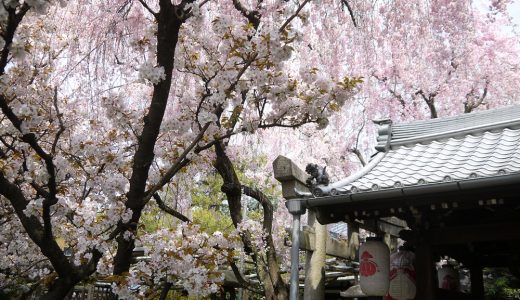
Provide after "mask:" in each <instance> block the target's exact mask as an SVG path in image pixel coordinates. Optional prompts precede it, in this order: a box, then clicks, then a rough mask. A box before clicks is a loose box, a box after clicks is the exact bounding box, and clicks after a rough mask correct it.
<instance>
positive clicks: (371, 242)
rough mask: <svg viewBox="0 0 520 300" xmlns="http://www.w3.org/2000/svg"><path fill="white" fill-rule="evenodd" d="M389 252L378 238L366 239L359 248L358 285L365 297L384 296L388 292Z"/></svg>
mask: <svg viewBox="0 0 520 300" xmlns="http://www.w3.org/2000/svg"><path fill="white" fill-rule="evenodd" d="M389 270H390V250H389V249H388V246H387V245H386V244H385V243H383V242H382V241H381V239H380V238H367V241H366V243H364V244H363V245H361V247H360V248H359V285H360V286H361V290H362V291H363V293H364V294H366V295H367V296H385V295H386V293H387V292H388V286H389V281H388V273H389Z"/></svg>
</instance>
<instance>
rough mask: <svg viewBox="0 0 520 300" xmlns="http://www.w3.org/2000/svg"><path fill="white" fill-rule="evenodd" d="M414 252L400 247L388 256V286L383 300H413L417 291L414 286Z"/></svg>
mask: <svg viewBox="0 0 520 300" xmlns="http://www.w3.org/2000/svg"><path fill="white" fill-rule="evenodd" d="M414 260H415V254H414V253H413V252H411V251H408V250H404V249H400V250H399V252H396V253H394V254H392V256H390V288H389V289H388V295H387V296H386V297H385V298H384V299H385V300H413V299H415V294H416V292H417V289H416V286H415V268H414V266H413V261H414Z"/></svg>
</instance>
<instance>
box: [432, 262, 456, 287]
mask: <svg viewBox="0 0 520 300" xmlns="http://www.w3.org/2000/svg"><path fill="white" fill-rule="evenodd" d="M437 277H438V279H439V288H441V289H445V290H450V291H458V290H459V286H460V282H459V272H458V271H457V270H455V269H454V268H453V266H452V265H450V264H446V265H444V266H442V268H440V269H439V270H438V271H437Z"/></svg>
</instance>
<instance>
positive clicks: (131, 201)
mask: <svg viewBox="0 0 520 300" xmlns="http://www.w3.org/2000/svg"><path fill="white" fill-rule="evenodd" d="M159 5H160V11H159V13H157V15H156V20H157V24H158V30H157V64H158V65H159V66H161V67H163V68H164V72H165V75H166V76H165V79H164V80H162V81H160V82H159V83H157V84H156V85H155V86H154V89H153V95H152V102H151V104H150V107H149V110H148V114H147V115H146V116H145V117H144V126H143V131H142V133H141V135H140V136H139V138H138V146H137V151H136V153H135V155H134V161H133V165H132V177H131V178H130V189H129V191H128V193H127V195H126V196H127V201H126V207H128V208H130V209H132V211H133V214H132V217H131V219H130V221H129V223H128V226H126V228H125V230H123V231H122V232H121V233H120V234H119V236H118V238H117V253H116V256H115V259H114V274H122V273H124V272H127V271H128V270H129V269H130V263H131V260H132V252H133V250H134V247H135V244H134V239H133V238H130V239H125V238H124V234H125V231H126V230H130V231H132V232H133V233H135V232H136V230H137V224H138V223H139V219H140V218H141V212H142V210H143V208H144V205H145V203H144V196H145V188H146V181H147V180H148V173H149V170H150V166H151V164H152V161H153V159H154V147H155V143H156V141H157V137H158V136H159V130H160V127H161V123H162V120H163V117H164V112H165V110H166V105H167V103H168V97H169V93H170V87H171V82H172V72H173V63H174V56H175V47H176V46H177V41H178V39H179V30H180V27H181V24H182V20H180V19H179V18H178V16H177V13H178V11H177V10H178V7H176V6H175V5H173V4H172V3H171V1H169V0H161V1H160V4H159Z"/></svg>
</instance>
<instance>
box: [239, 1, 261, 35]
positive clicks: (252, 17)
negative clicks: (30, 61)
mask: <svg viewBox="0 0 520 300" xmlns="http://www.w3.org/2000/svg"><path fill="white" fill-rule="evenodd" d="M233 6H234V7H235V9H236V10H238V11H239V12H240V13H241V14H242V16H244V17H245V18H246V19H247V20H248V21H249V23H251V24H253V27H254V28H255V29H257V28H258V26H259V25H260V13H259V12H258V11H257V10H248V9H247V8H245V7H244V6H243V5H242V3H241V2H240V0H233Z"/></svg>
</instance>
